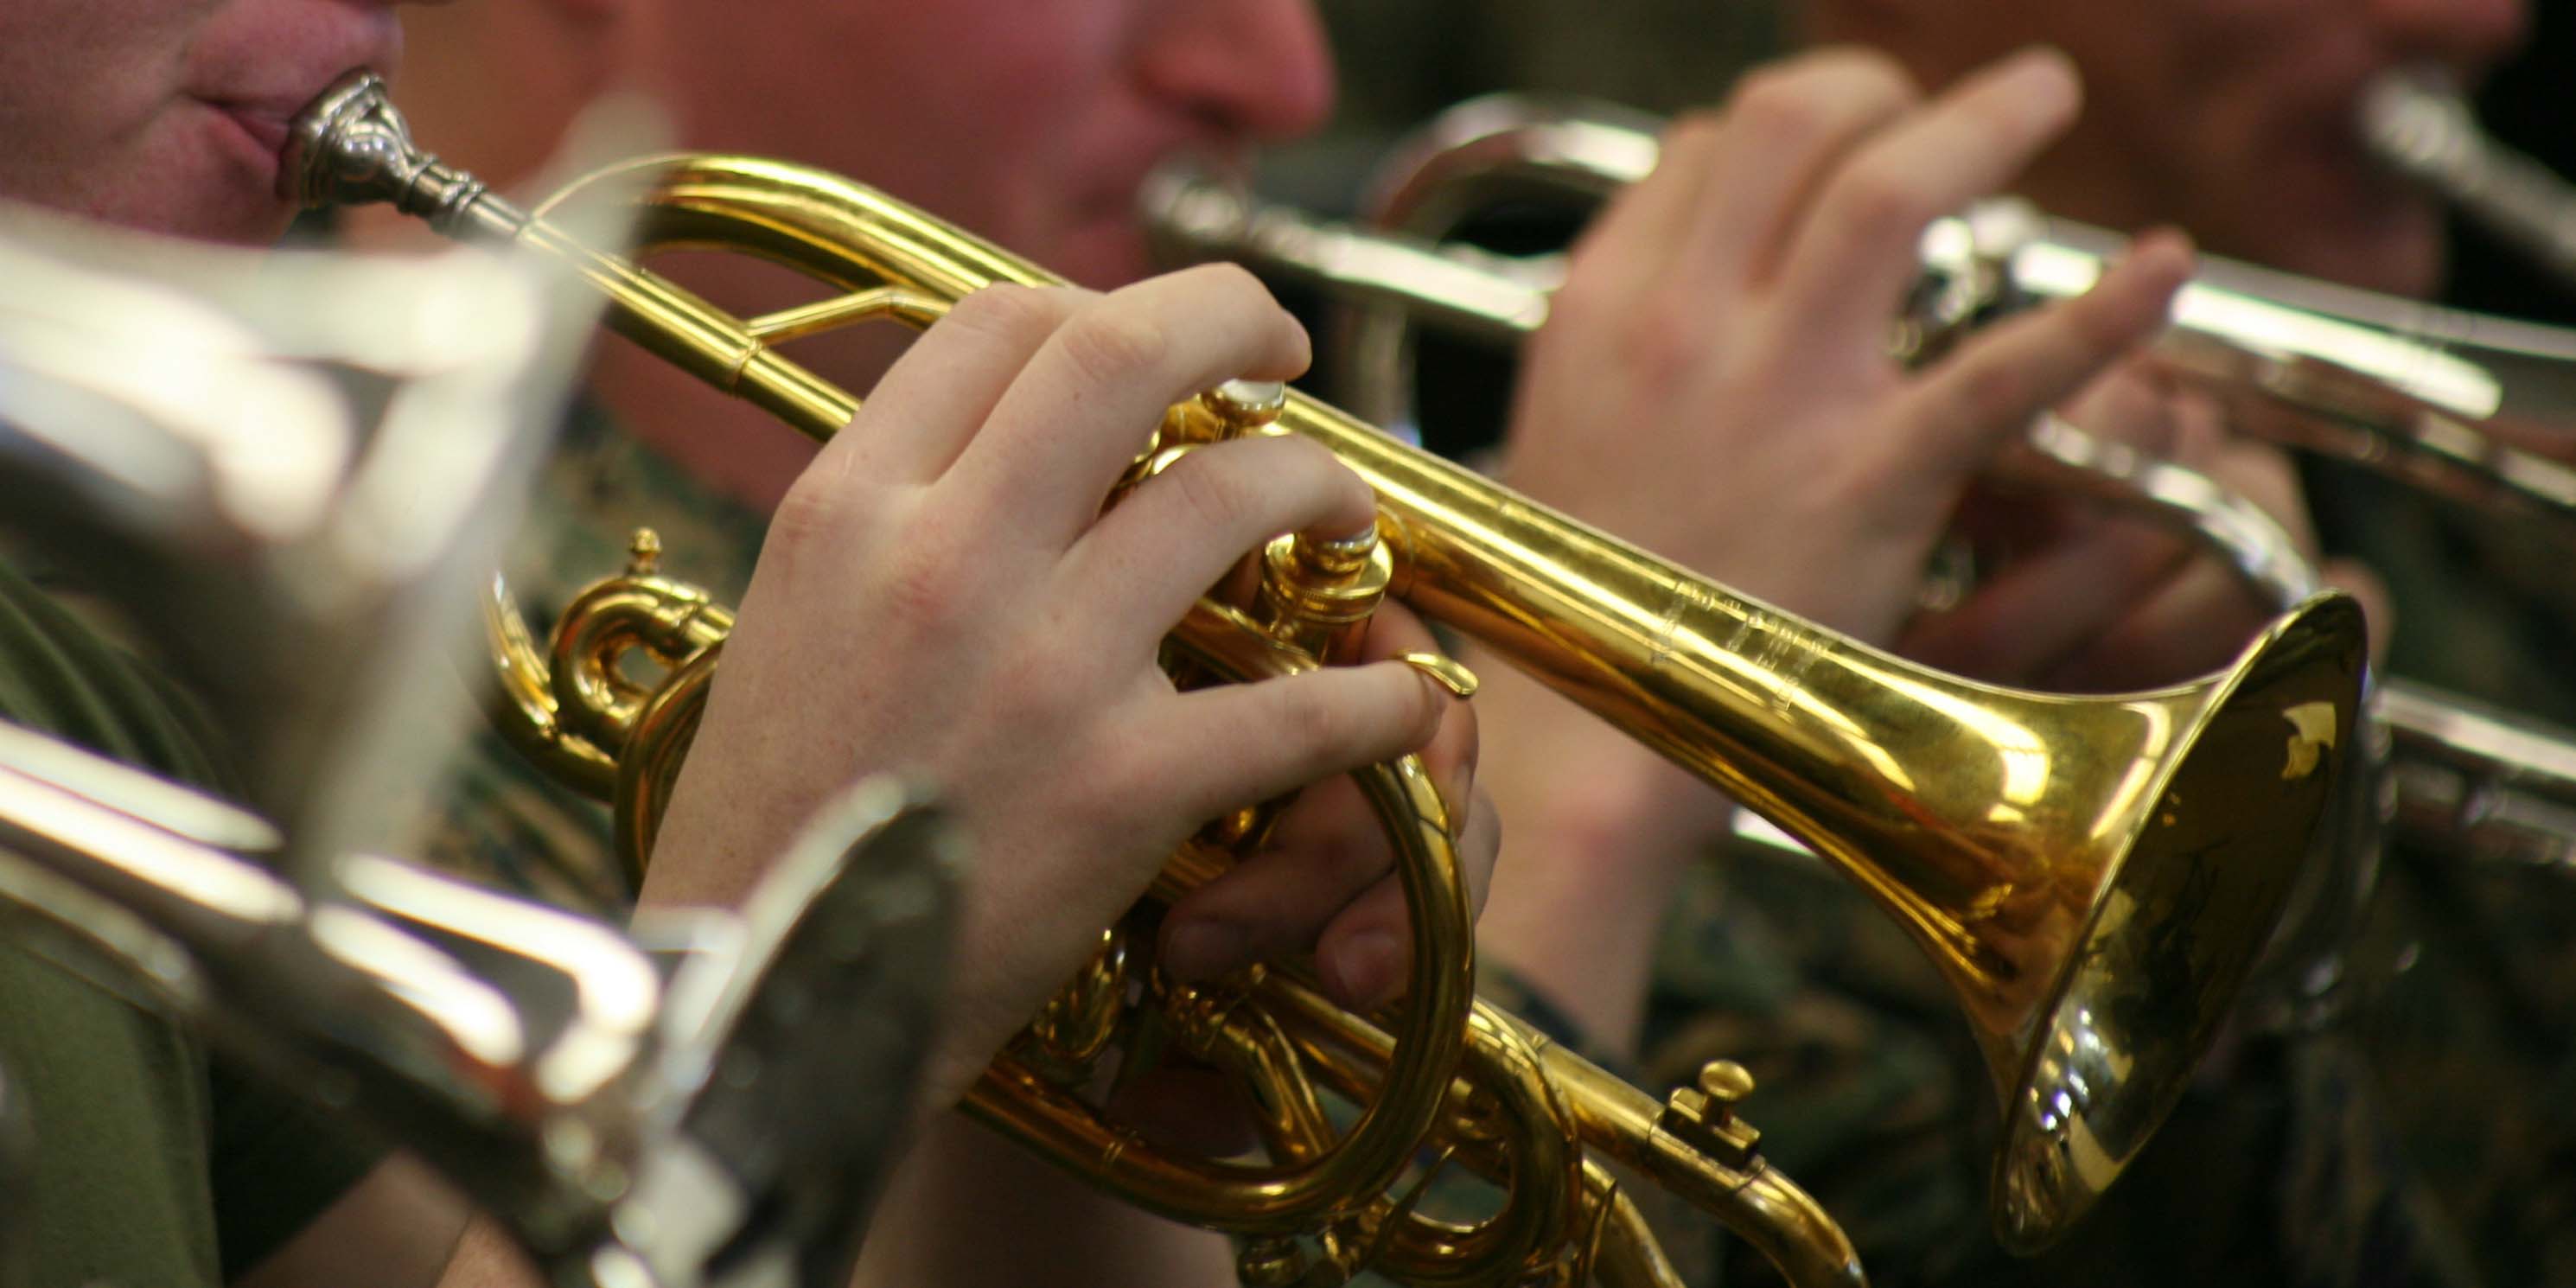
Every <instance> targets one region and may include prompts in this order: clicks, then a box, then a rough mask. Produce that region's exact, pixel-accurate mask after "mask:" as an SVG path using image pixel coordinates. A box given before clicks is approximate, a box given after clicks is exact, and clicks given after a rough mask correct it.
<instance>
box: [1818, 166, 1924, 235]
mask: <svg viewBox="0 0 2576 1288" xmlns="http://www.w3.org/2000/svg"><path fill="white" fill-rule="evenodd" d="M1835 188H1836V189H1837V191H1836V193H1835V197H1834V204H1835V206H1836V207H1837V208H1839V209H1840V210H1841V211H1842V212H1843V215H1844V218H1845V219H1846V220H1847V221H1849V223H1850V224H1851V226H1852V227H1853V228H1855V229H1856V230H1857V231H1858V232H1859V234H1860V235H1861V236H1862V237H1864V238H1867V239H1869V240H1871V241H1873V242H1874V241H1878V240H1880V239H1895V238H1908V237H1912V236H1914V235H1915V234H1917V233H1919V232H1921V231H1922V229H1923V227H1924V225H1926V224H1929V223H1931V222H1932V221H1933V220H1934V219H1935V218H1937V217H1939V215H1940V214H1941V209H1940V202H1939V199H1938V198H1937V196H1936V195H1935V194H1933V193H1931V192H1929V191H1927V190H1926V188H1925V186H1924V185H1923V184H1922V183H1921V182H1919V181H1918V180H1917V179H1916V177H1915V175H1914V174H1913V172H1912V171H1911V170H1909V169H1907V168H1906V167H1905V164H1904V161H1903V159H1902V158H1899V157H1894V156H1890V155H1881V156H1877V157H1873V158H1870V159H1868V160H1865V161H1862V162H1860V163H1859V164H1857V165H1856V166H1854V167H1853V168H1852V169H1850V170H1848V171H1846V172H1844V174H1843V177H1842V178H1841V180H1840V181H1838V182H1837V183H1836V184H1835Z"/></svg>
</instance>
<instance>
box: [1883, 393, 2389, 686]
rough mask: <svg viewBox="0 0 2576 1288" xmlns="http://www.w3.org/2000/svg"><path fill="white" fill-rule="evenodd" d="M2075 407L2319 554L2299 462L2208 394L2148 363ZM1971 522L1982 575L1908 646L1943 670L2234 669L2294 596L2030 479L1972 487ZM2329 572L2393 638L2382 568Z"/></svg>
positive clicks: (2151, 680) (2092, 429)
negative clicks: (2271, 593) (2286, 597)
mask: <svg viewBox="0 0 2576 1288" xmlns="http://www.w3.org/2000/svg"><path fill="white" fill-rule="evenodd" d="M2065 416H2066V419H2067V421H2068V422H2069V423H2070V424H2073V425H2075V426H2076V427H2077V428H2079V429H2082V430H2083V431H2085V432H2086V433H2089V434H2092V435H2093V436H2095V437H2097V438H2101V439H2104V440H2107V441H2114V442H2119V443H2124V444H2126V445H2128V446H2130V447H2132V448H2135V449H2136V450H2138V451H2139V452H2141V453H2144V454H2146V455H2148V456H2151V457H2154V458H2156V459H2160V460H2164V461H2169V462H2172V463H2173V464H2176V465H2180V466H2183V467H2185V468H2187V469H2191V470H2194V471H2197V472H2199V473H2200V474H2202V475H2204V476H2206V477H2207V478H2209V479H2210V480H2211V481H2213V482H2215V483H2217V484H2219V485H2220V486H2221V487H2223V488H2225V489H2227V490H2228V491H2230V492H2232V493H2234V494H2235V495H2236V496H2238V497H2239V498H2241V499H2243V500H2245V501H2248V502H2251V503H2252V504H2254V505H2256V506H2259V507H2260V508H2261V509H2262V510H2263V511H2264V512H2265V513H2266V514H2269V515H2270V516H2271V517H2272V518H2273V520H2274V521H2275V522H2277V523H2279V524H2280V526H2281V528H2282V531H2283V532H2284V533H2286V534H2287V535H2288V536H2289V537H2290V539H2291V541H2292V543H2293V545H2294V546H2295V547H2296V548H2297V550H2298V552H2299V553H2300V554H2301V555H2302V556H2303V557H2305V558H2306V559H2307V560H2309V561H2310V562H2312V563H2315V562H2317V560H2318V552H2317V540H2316V532H2315V530H2314V528H2313V526H2312V525H2311V524H2310V523H2309V521H2308V513H2307V506H2306V503H2305V501H2304V500H2303V499H2302V497H2301V496H2300V492H2299V481H2298V475H2297V473H2296V471H2295V470H2293V469H2292V468H2291V465H2290V461H2289V459H2288V458H2287V457H2286V456H2285V455H2283V454H2282V453H2281V451H2280V450H2279V449H2277V448H2273V447H2271V446H2268V445H2266V444H2264V443H2261V442H2258V441H2255V440H2253V439H2250V438H2246V437H2243V436H2240V435H2236V434H2231V433H2229V432H2228V430H2227V426H2226V421H2225V415H2224V412H2223V409H2222V408H2221V407H2220V406H2219V405H2218V404H2217V403H2216V402H2214V401H2212V400H2211V399H2210V398H2208V397H2207V396H2205V395H2204V394H2202V393H2200V392H2198V391H2195V390H2193V389H2191V388H2189V387H2186V386H2180V385H2177V384H2175V383H2174V382H2172V381H2171V380H2169V379H2166V378H2164V377H2162V376H2161V375H2159V374H2158V373H2156V372H2155V371H2153V370H2151V369H2149V368H2148V367H2146V366H2145V365H2144V364H2134V363H2133V364H2127V365H2124V366H2122V367H2120V368H2119V369H2116V370H2114V371H2113V372H2111V373H2110V374H2108V375H2106V376H2104V377H2103V378H2102V379H2100V380H2097V381H2095V382H2094V384H2093V385H2092V386H2091V387H2089V388H2087V389H2086V391H2085V392H2084V393H2083V394H2082V395H2081V396H2080V397H2078V398H2077V399H2075V400H2074V401H2072V402H2070V403H2069V404H2068V405H2067V407H2066V409H2065ZM1961 518H1962V522H1961V527H1962V530H1963V531H1964V532H1966V533H1969V534H1970V535H1971V536H1972V538H1973V539H1974V541H1975V543H1976V544H1977V545H1979V546H1980V547H1981V548H1982V551H1983V553H1981V554H1980V556H1979V559H1978V564H1979V568H1980V574H1981V575H1980V579H1979V582H1978V584H1977V586H1976V587H1975V588H1973V590H1972V591H1971V592H1970V593H1969V594H1968V595H1967V597H1966V598H1964V599H1963V600H1961V601H1960V602H1959V603H1958V604H1957V605H1955V606H1953V607H1950V608H1948V609H1945V610H1943V611H1940V612H1934V613H1926V614H1923V615H1922V616H1920V617H1918V618H1917V619H1916V620H1914V621H1913V622H1911V623H1909V624H1908V625H1907V627H1906V629H1905V631H1904V634H1903V636H1902V638H1901V640H1900V642H1899V646H1898V647H1899V649H1900V651H1902V652H1903V653H1905V655H1906V656H1908V657H1911V658H1914V659H1916V660H1918V661H1922V662H1925V663H1928V664H1930V665H1933V666H1937V667H1940V668H1942V669H1943V670H1949V671H1957V672H1959V673H1961V674H1965V675H1973V676H1976V677H1978V678H1981V679H1988V680H1995V681H1999V682H2003V683H2010V684H2024V685H2031V686H2034V687H2038V688H2045V689H2053V690H2060V691H2066V692H2108V691H2119V690H2128V689H2139V688H2147V687H2152V686H2156V685H2164V684H2172V683H2176V682H2179V681H2182V680H2185V679H2189V678H2191V677H2193V676H2196V675H2200V674H2203V673H2205V672H2208V671H2211V670H2215V669H2217V668H2219V667H2222V666H2225V665H2226V664H2227V663H2228V662H2229V661H2230V660H2232V659H2233V658H2234V657H2235V656H2236V654H2237V653H2238V652H2239V651H2241V650H2242V649H2243V648H2244V647H2245V645H2246V643H2247V642H2248V641H2249V640H2251V639H2252V637H2253V635H2254V633H2255V632H2256V631H2258V630H2260V629H2261V628H2262V627H2263V626H2264V624H2265V623H2267V622H2269V621H2271V620H2272V619H2273V618H2274V617H2276V616H2278V615H2279V613H2280V611H2281V609H2282V608H2283V607H2285V605H2281V604H2277V603H2273V602H2270V601H2268V600H2266V599H2265V598H2263V597H2262V596H2260V595H2258V594H2257V593H2256V592H2255V591H2254V590H2253V589H2252V588H2250V587H2249V586H2248V585H2247V584H2246V583H2245V582H2244V580H2243V579H2242V578H2240V577H2239V576H2237V575H2236V574H2235V573H2234V572H2232V571H2231V570H2230V569H2229V568H2228V567H2227V565H2226V564H2224V563H2223V562H2221V561H2220V560H2219V559H2218V558H2216V557H2215V556H2214V555H2213V554H2212V553H2211V552H2209V551H2207V550H2204V549H2202V548H2201V547H2200V546H2199V545H2198V544H2197V543H2195V542H2194V541H2193V540H2191V539H2190V538H2189V537H2188V536H2187V535H2186V534H2185V533H2184V532H2183V531H2182V530H2181V529H2180V528H2179V527H2177V526H2176V525H2175V524H2174V523H2173V522H2171V521H2169V520H2166V519H2162V518H2157V517H2152V516H2146V515H2140V514H2135V513H2130V512H2125V511H2119V510H2114V509H2109V508H2106V507H2105V506H2104V505H2103V504H2102V503H2100V502H2097V501H2094V500H2090V499H2087V498H2083V497H2078V496H2066V495H2037V496H2034V495H2031V494H2029V493H2028V492H2026V491H2023V490H2021V489H2018V488H2014V489H1998V490H1993V491H1981V492H1980V493H1979V494H1977V495H1972V496H1971V497H1970V498H1969V500H1968V502H1967V504H1966V505H1965V506H1963V507H1962V511H1961ZM2320 573H2321V576H2322V578H2323V580H2324V581H2325V582H2326V583H2327V584H2329V585H2333V586H2337V587H2340V588H2342V589H2344V590H2347V591H2350V592H2351V593H2352V594H2353V595H2355V596H2356V597H2357V598H2359V599H2360V600H2361V601H2362V607H2363V610H2364V612H2365V614H2366V615H2367V617H2368V618H2369V620H2370V624H2371V638H2372V641H2373V644H2374V647H2375V648H2377V647H2384V646H2385V642H2386V640H2387V631H2388V625H2389V615H2388V594H2387V591H2386V589H2385V587H2384V586H2383V585H2382V584H2381V583H2380V581H2379V579H2378V577H2377V576H2376V575H2374V574H2373V573H2372V572H2371V571H2370V570H2369V569H2368V568H2367V567H2364V566H2363V565H2361V564H2358V563H2355V562H2352V561H2349V560H2327V561H2324V562H2323V563H2322V565H2321V566H2320Z"/></svg>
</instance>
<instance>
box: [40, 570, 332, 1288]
mask: <svg viewBox="0 0 2576 1288" xmlns="http://www.w3.org/2000/svg"><path fill="white" fill-rule="evenodd" d="M0 718H6V719H9V720H11V721H14V722H16V723H19V724H21V725H24V726H26V727H29V728H33V729H37V730H41V731H43V732H47V733H50V734H53V735H55V736H58V737H62V738H64V739H67V740H69V741H72V742H75V743H78V744H80V745H82V746H85V747H88V748H89V749H91V750H93V751H97V752H99V753H101V754H104V755H108V756H113V757H115V758H117V759H119V760H123V761H125V762H127V763H129V764H134V765H138V766H141V767H144V768H147V769H151V770H153V771H155V772H157V773H161V774H166V775H169V776H171V777H173V778H177V779H181V780H184V781H187V782H191V783H195V784H198V785H201V786H208V787H214V788H217V789H220V788H222V787H223V786H224V785H225V784H226V782H227V776H226V775H225V774H224V773H223V771H222V766H221V761H220V759H219V753H218V750H217V747H216V735H215V734H214V733H213V732H212V731H211V730H210V729H209V727H208V726H207V725H206V723H205V721H204V720H203V718H202V716H201V715H200V713H199V711H198V709H197V708H196V707H195V705H194V704H193V703H191V702H190V701H189V700H188V699H187V697H186V696H185V695H184V694H182V693H180V692H179V691H178V690H177V689H176V688H175V687H173V686H172V685H170V684H169V683H168V682H167V681H166V680H164V679H162V678H161V677H159V676H158V675H157V673H155V672H154V671H152V670H151V669H150V668H148V667H146V666H144V665H142V664H140V663H138V662H137V661H136V660H135V659H134V658H132V657H131V656H129V655H127V654H125V653H124V652H122V651H121V650H119V649H117V648H115V647H114V646H113V645H111V644H109V643H108V642H107V641H106V640H105V639H104V638H102V637H101V636H100V635H99V634H98V632H96V631H95V630H93V629H91V628H90V627H89V626H88V625H87V624H86V623H84V622H83V621H81V620H80V619H79V618H78V617H77V616H75V615H74V614H73V613H71V612H69V611H68V610H66V609H65V608H64V607H63V606H62V604H60V603H59V602H57V601H56V600H54V599H53V598H52V597H51V596H49V595H47V594H46V593H45V592H43V591H42V590H39V589H38V588H37V587H36V586H35V585H34V584H33V583H32V582H30V581H29V580H28V579H27V578H26V577H25V576H23V575H22V574H20V573H19V572H18V571H17V570H16V569H14V568H12V567H10V566H9V565H8V564H7V563H6V562H5V561H0ZM5 924H6V922H5V921H0V925H5ZM0 1060H5V1061H6V1062H7V1063H8V1066H9V1067H10V1069H11V1070H12V1071H13V1072H14V1073H15V1074H16V1076H17V1077H18V1078H19V1079H20V1080H21V1081H22V1082H24V1083H25V1084H26V1091H27V1096H28V1100H29V1103H30V1105H31V1107H32V1109H33V1111H34V1116H35V1123H36V1131H37V1136H38V1150H37V1154H38V1157H37V1164H36V1167H37V1172H38V1174H37V1176H36V1177H35V1178H34V1180H33V1183H34V1185H35V1187H36V1192H37V1193H38V1194H39V1195H40V1199H39V1202H38V1205H37V1209H36V1226H37V1230H36V1235H37V1240H38V1242H39V1244H40V1246H39V1248H38V1249H37V1256H36V1258H35V1269H36V1272H37V1279H36V1282H39V1283H65V1284H75V1283H114V1284H153V1285H165V1284H166V1285H173V1286H183V1285H205V1286H206V1288H212V1286H213V1285H214V1284H216V1283H218V1282H220V1279H219V1278H218V1277H217V1276H218V1275H219V1274H220V1275H224V1276H229V1275H230V1274H232V1273H234V1272H236V1271H238V1270H241V1269H243V1268H246V1267H248V1266H250V1265H252V1264H254V1263H256V1262H257V1261H258V1260H259V1259H260V1258H262V1257H264V1256H266V1255H267V1254H268V1253H269V1252H271V1251H274V1250H275V1249H276V1248H277V1247H278V1245H279V1244H281V1243H282V1242H284V1241H285V1240H286V1239H287V1238H288V1237H290V1236H292V1235H293V1234H294V1233H295V1232H296V1231H297V1230H299V1229H301V1228H302V1227H303V1226H304V1225H305V1224H306V1223H307V1222H309V1221H310V1220H312V1218H313V1217H315V1216H316V1215H318V1214H319V1213H320V1212H321V1210H322V1209H323V1208H324V1207H326V1206H328V1205H329V1204H330V1202H331V1201H332V1200H333V1199H334V1198H336V1197H337V1196H338V1195H339V1194H341V1193H342V1192H344V1191H345V1190H346V1189H347V1188H348V1187H349V1186H350V1185H351V1184H352V1183H354V1182H355V1181H356V1180H357V1179H358V1178H359V1177H360V1176H362V1175H364V1174H365V1172H366V1171H367V1170H368V1169H369V1168H370V1167H372V1166H373V1165H374V1163H375V1161H376V1160H377V1158H378V1157H379V1155H380V1152H381V1151H380V1150H379V1149H378V1148H376V1147H375V1146H373V1145H371V1144H367V1143H363V1142H360V1141H357V1140H355V1139H353V1138H352V1136H351V1135H350V1133H348V1132H347V1131H346V1130H344V1129H342V1128H340V1127H339V1126H337V1125H336V1124H333V1123H331V1122H330V1121H328V1120H327V1118H326V1117H325V1116H324V1115H323V1114H321V1113H320V1112H318V1111H317V1110H314V1109H311V1108H308V1107H306V1106H305V1105H304V1104H302V1103H301V1102H300V1101H299V1100H298V1099H297V1098H295V1097H293V1096H291V1095H288V1094H285V1093H282V1092H279V1091H277V1090H274V1089H271V1088H268V1087H264V1086H262V1085H260V1084H258V1083H256V1082H254V1081H252V1080H251V1079H248V1078H246V1077H243V1076H240V1075H238V1074H236V1073H234V1072H232V1071H231V1070H229V1069H227V1068H225V1067H224V1066H223V1064H222V1062H220V1061H209V1059H208V1058H207V1056H206V1054H205V1053H204V1051H203V1050H202V1049H201V1047H200V1046H199V1045H198V1043H197V1042H196V1041H195V1040H194V1039H193V1037H192V1036H191V1035H189V1034H187V1033H186V1032H185V1031H184V1030H182V1029H181V1028H180V1027H179V1026H178V1025H177V1024H175V1023H173V1022H172V1021H171V1020H170V1019H169V1018H168V1017H166V1016H161V1015H157V1014H153V1013H149V1012H145V1011H142V1010H139V1009H137V1008H135V1007H133V1006H132V1005H130V1004H128V1003H126V1002H124V1001H122V1000H120V999H118V998H116V997H114V996H112V995H110V994H107V993H105V992H102V991H100V990H97V989H94V988H91V987H89V986H88V985H86V984H84V983H82V982H80V981H78V980H76V979H73V978H72V977H70V976H67V975H64V974H63V973H61V972H60V971H57V970H55V969H54V968H52V967H51V966H49V965H47V964H45V963H43V962H41V961H40V960H38V959H36V958H34V957H32V956H29V955H27V954H25V953H24V952H21V951H19V950H18V948H17V947H16V946H15V944H14V943H10V944H0ZM20 1179H21V1178H0V1184H16V1183H18V1182H19V1180H20Z"/></svg>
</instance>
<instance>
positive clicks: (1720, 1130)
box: [1656, 1060, 1762, 1171]
mask: <svg viewBox="0 0 2576 1288" xmlns="http://www.w3.org/2000/svg"><path fill="white" fill-rule="evenodd" d="M1752 1094H1753V1075H1752V1073H1751V1072H1749V1071H1748V1070H1746V1069H1745V1067H1744V1066H1743V1065H1740V1064H1737V1063H1736V1062H1734V1061H1733V1060H1711V1061H1709V1062H1708V1063H1707V1064H1704V1065H1701V1066H1700V1070H1699V1082H1698V1085H1696V1086H1690V1087H1682V1088H1680V1089H1678V1090H1676V1091H1674V1092H1673V1094H1672V1098H1671V1099H1669V1100H1667V1101H1665V1102H1664V1112H1663V1114H1662V1115H1661V1116H1660V1118H1659V1119H1658V1120H1657V1123H1656V1125H1657V1126H1658V1127H1660V1128H1662V1129H1663V1130H1664V1131H1667V1132H1670V1133H1671V1134H1672V1135H1673V1136H1674V1137H1676V1138H1677V1139H1679V1140H1681V1141H1682V1142H1683V1143H1684V1144H1687V1145H1689V1146H1690V1147H1691V1148H1693V1149H1696V1150H1698V1151H1699V1152H1701V1153H1702V1154H1705V1155H1707V1156H1708V1157H1710V1158H1712V1159H1715V1160H1717V1161H1718V1162H1719V1163H1722V1164H1724V1165H1726V1166H1728V1167H1731V1168H1734V1169H1736V1170H1738V1171H1742V1170H1745V1169H1747V1168H1750V1167H1751V1166H1752V1165H1753V1164H1754V1162H1755V1160H1756V1157H1757V1154H1758V1152H1759V1151H1758V1147H1759V1146H1760V1144H1761V1142H1762V1133H1761V1132H1760V1131H1759V1130H1758V1129H1756V1128H1755V1127H1754V1126H1753V1124H1751V1123H1748V1122H1746V1121H1744V1120H1743V1119H1741V1118H1738V1117H1736V1116H1735V1107H1736V1106H1737V1105H1738V1104H1740V1103H1742V1102H1743V1100H1744V1098H1745V1097H1746V1096H1749V1095H1752Z"/></svg>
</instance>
